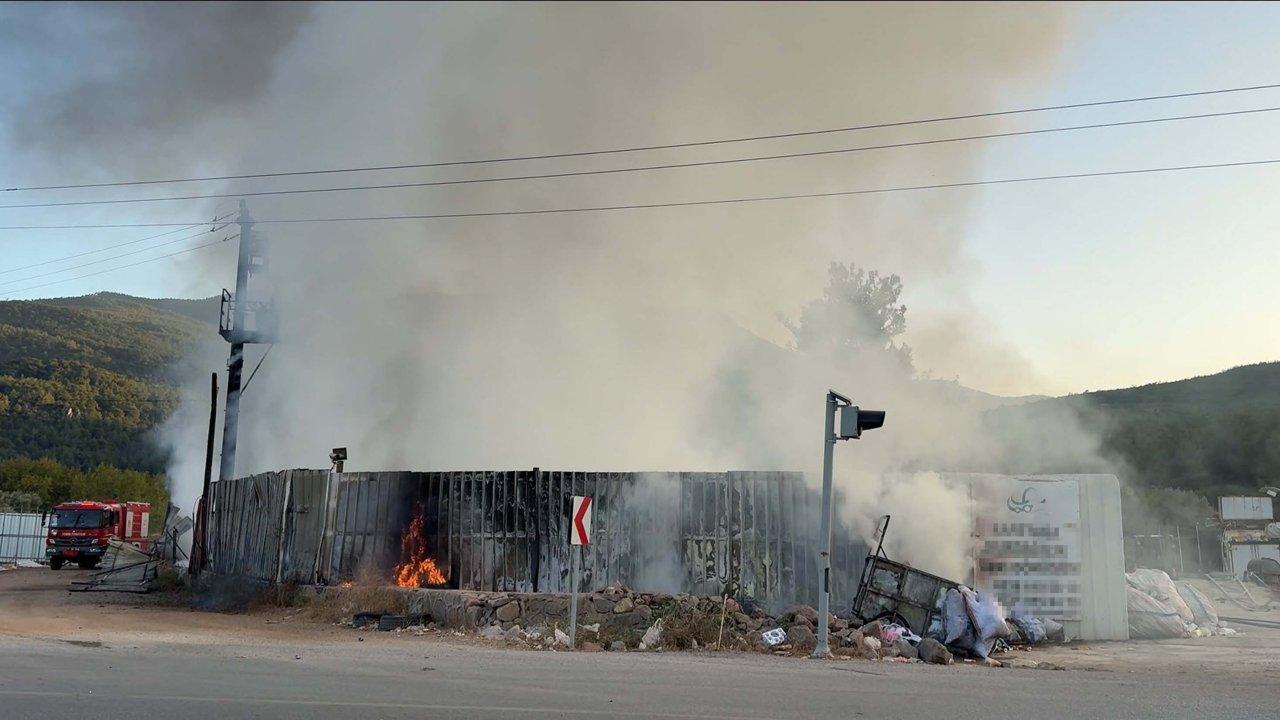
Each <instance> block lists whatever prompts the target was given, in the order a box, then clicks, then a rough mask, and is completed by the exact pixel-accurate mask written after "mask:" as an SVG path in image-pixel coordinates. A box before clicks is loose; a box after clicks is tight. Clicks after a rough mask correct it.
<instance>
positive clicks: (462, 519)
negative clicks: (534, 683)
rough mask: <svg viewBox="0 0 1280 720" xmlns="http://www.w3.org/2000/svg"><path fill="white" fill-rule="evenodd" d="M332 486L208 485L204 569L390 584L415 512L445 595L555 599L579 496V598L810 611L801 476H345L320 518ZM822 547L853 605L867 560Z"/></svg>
mask: <svg viewBox="0 0 1280 720" xmlns="http://www.w3.org/2000/svg"><path fill="white" fill-rule="evenodd" d="M330 478H331V475H330V473H328V472H327V471H317V470H294V471H288V472H284V473H264V474H262V475H257V476H252V477H249V478H237V479H233V480H223V481H218V482H216V483H214V485H213V487H212V490H211V496H212V499H213V500H212V505H211V513H210V538H209V544H210V549H211V563H212V567H213V568H214V569H215V571H216V572H220V573H226V574H239V575H246V576H252V577H259V578H263V579H272V578H273V577H274V576H276V574H277V564H278V563H282V564H280V565H279V576H280V577H282V578H292V579H298V580H306V581H310V580H312V579H319V580H320V581H328V582H336V581H338V580H344V579H350V578H353V577H355V576H356V575H357V574H362V573H363V574H369V575H370V576H371V577H373V578H377V577H385V578H387V579H390V577H391V574H392V569H393V568H394V566H395V565H396V563H398V562H399V561H400V560H401V558H400V552H401V549H400V544H401V537H402V535H403V533H404V532H405V530H406V528H407V527H409V524H410V522H411V521H412V519H413V517H414V515H415V513H421V514H422V516H423V530H422V532H423V537H424V538H425V539H427V540H428V546H429V547H431V548H432V552H433V553H434V555H435V558H434V559H435V560H436V562H437V563H438V564H439V565H440V567H441V569H442V570H443V571H444V573H445V575H446V577H447V579H448V581H449V585H450V586H451V587H457V588H464V589H473V590H515V591H534V592H566V591H568V590H569V589H570V587H569V564H570V563H569V559H570V552H571V546H570V545H569V522H570V518H569V512H570V498H571V497H572V496H573V495H583V494H589V495H591V496H592V497H593V498H594V508H593V512H592V518H593V527H592V544H591V545H589V546H587V547H586V548H581V549H579V550H577V551H578V552H580V553H581V556H580V559H581V568H580V572H579V583H580V585H579V587H580V589H583V590H597V589H600V588H603V587H604V586H606V585H610V584H623V585H627V586H629V587H636V588H638V589H647V590H655V591H686V592H693V593H698V594H707V595H720V594H724V593H727V594H731V595H734V596H736V597H740V598H748V597H749V598H753V599H755V600H756V601H758V602H760V603H762V604H765V605H767V606H773V607H776V606H780V605H784V604H787V603H791V602H797V601H800V602H808V603H812V602H813V601H814V600H815V599H816V590H817V557H816V551H817V548H816V544H815V543H816V542H817V539H818V538H817V532H816V528H817V525H818V522H817V520H818V518H817V513H818V507H819V506H818V497H817V493H816V492H815V491H814V490H813V489H812V488H810V487H808V486H807V485H806V484H805V483H804V479H803V477H802V476H801V475H800V474H798V473H789V472H728V473H716V472H683V473H626V472H605V473H597V472H569V471H559V470H552V471H545V470H539V469H534V470H508V471H498V472H493V471H453V472H431V473H411V472H376V473H344V474H339V475H333V476H332V478H333V479H334V482H336V492H335V494H334V496H333V497H334V500H333V501H332V502H333V507H332V508H330V507H329V503H330V500H329V498H330V495H329V483H330ZM286 498H287V507H286V504H285V503H286ZM331 509H332V511H333V513H332V518H333V519H332V521H331V522H332V529H331V530H332V542H331V543H330V544H329V545H328V546H327V547H326V546H325V544H324V537H325V534H326V532H325V531H326V515H328V513H329V511H330V510H331ZM282 520H283V525H282V524H281V521H282ZM833 534H834V536H835V547H834V552H833V558H832V561H833V562H832V564H833V573H832V595H833V598H832V603H833V607H834V608H837V609H839V608H841V607H848V605H849V603H851V602H852V600H853V592H854V591H855V590H856V587H857V579H858V577H859V576H860V574H861V570H862V562H863V560H864V558H865V557H866V547H865V545H863V544H862V542H861V541H860V540H858V539H857V538H856V537H855V536H853V535H852V534H851V533H850V532H849V531H848V530H847V528H845V527H844V525H843V524H842V523H841V522H840V520H839V518H838V517H837V518H836V522H835V523H834V525H833ZM655 568H663V569H671V570H672V571H671V572H667V573H657V572H655ZM646 585H648V587H646Z"/></svg>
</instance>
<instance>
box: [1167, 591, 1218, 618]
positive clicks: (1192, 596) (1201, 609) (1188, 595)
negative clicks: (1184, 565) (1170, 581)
mask: <svg viewBox="0 0 1280 720" xmlns="http://www.w3.org/2000/svg"><path fill="white" fill-rule="evenodd" d="M1175 587H1177V588H1178V595H1180V596H1181V597H1182V601H1183V602H1185V603H1186V604H1187V607H1188V608H1189V609H1190V610H1191V615H1192V616H1193V617H1192V621H1193V622H1195V624H1197V625H1199V626H1201V627H1210V628H1211V627H1213V626H1215V625H1217V624H1218V610H1217V608H1215V607H1214V606H1213V603H1212V602H1210V601H1209V598H1207V597H1205V595H1204V593H1202V592H1200V591H1199V590H1197V589H1195V587H1194V586H1193V585H1191V584H1190V583H1187V582H1180V583H1176V584H1175Z"/></svg>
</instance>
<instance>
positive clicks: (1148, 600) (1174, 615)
mask: <svg viewBox="0 0 1280 720" xmlns="http://www.w3.org/2000/svg"><path fill="white" fill-rule="evenodd" d="M1125 590H1126V592H1127V593H1128V604H1129V637H1130V638H1131V639H1133V640H1158V639H1161V638H1180V637H1182V636H1183V635H1184V634H1185V632H1186V630H1185V627H1184V626H1183V624H1182V618H1181V617H1180V616H1179V615H1178V612H1177V611H1176V610H1174V609H1173V608H1171V607H1169V606H1168V605H1165V604H1164V603H1162V602H1160V601H1159V600H1157V599H1155V598H1153V597H1151V596H1150V595H1148V594H1146V593H1144V592H1142V591H1141V590H1139V589H1137V588H1135V587H1133V586H1132V585H1130V586H1129V587H1127V588H1125ZM1188 612H1190V611H1189V610H1188Z"/></svg>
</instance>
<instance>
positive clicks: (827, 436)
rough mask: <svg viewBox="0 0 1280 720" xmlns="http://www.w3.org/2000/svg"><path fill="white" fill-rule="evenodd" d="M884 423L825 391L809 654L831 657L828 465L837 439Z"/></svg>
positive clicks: (876, 412)
mask: <svg viewBox="0 0 1280 720" xmlns="http://www.w3.org/2000/svg"><path fill="white" fill-rule="evenodd" d="M837 409H838V410H839V411H840V428H839V430H838V431H837V429H836V410H837ZM882 425H884V412H883V411H880V410H862V409H861V408H859V407H858V406H856V405H854V404H853V401H852V400H850V399H849V398H847V397H845V396H843V395H841V394H840V393H838V392H836V391H835V390H828V391H827V407H826V409H825V411H824V414H823V416H822V435H823V437H822V525H821V527H822V529H821V530H820V531H819V534H818V542H819V543H821V545H820V547H819V550H818V570H819V574H818V582H819V583H820V586H819V587H818V643H817V644H816V645H814V647H813V657H815V658H826V657H831V646H830V645H829V644H828V642H827V632H828V630H829V629H830V624H831V623H830V615H831V494H832V490H831V464H832V461H833V460H834V459H835V451H836V441H837V440H856V439H858V438H860V437H862V431H863V430H874V429H876V428H878V427H881V426H882Z"/></svg>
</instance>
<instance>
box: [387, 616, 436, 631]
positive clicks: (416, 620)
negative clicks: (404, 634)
mask: <svg viewBox="0 0 1280 720" xmlns="http://www.w3.org/2000/svg"><path fill="white" fill-rule="evenodd" d="M427 620H429V618H428V617H427V616H426V615H383V616H382V617H380V618H378V629H379V630H384V631H386V630H403V629H405V628H408V627H412V626H414V625H425V624H426V623H427Z"/></svg>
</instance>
